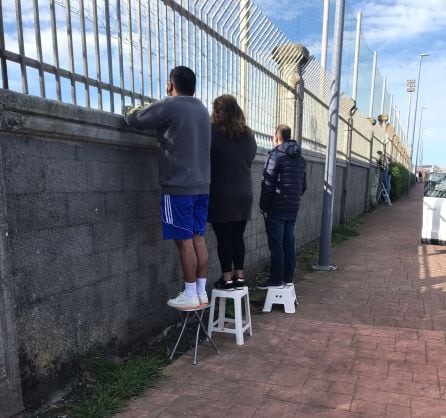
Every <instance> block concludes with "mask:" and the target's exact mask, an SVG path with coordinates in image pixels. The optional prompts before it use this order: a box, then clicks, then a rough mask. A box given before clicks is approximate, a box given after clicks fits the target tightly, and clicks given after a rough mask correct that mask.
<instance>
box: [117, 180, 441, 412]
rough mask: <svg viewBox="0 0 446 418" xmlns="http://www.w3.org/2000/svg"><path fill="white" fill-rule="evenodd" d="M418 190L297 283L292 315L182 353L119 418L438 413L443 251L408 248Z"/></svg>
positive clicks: (414, 239) (263, 318) (264, 319)
mask: <svg viewBox="0 0 446 418" xmlns="http://www.w3.org/2000/svg"><path fill="white" fill-rule="evenodd" d="M421 202H422V186H417V188H416V190H415V191H413V192H412V193H411V196H410V198H409V199H402V200H401V201H399V202H397V203H396V204H395V205H394V206H393V207H391V208H381V209H379V210H378V211H376V212H375V213H374V214H372V215H371V216H370V217H369V218H368V220H367V222H366V223H365V224H364V225H362V226H361V227H360V229H359V232H360V236H358V237H356V238H353V239H351V240H349V241H347V242H345V243H343V244H342V245H340V246H338V247H336V248H335V250H334V251H333V261H334V262H335V263H337V264H338V265H339V270H338V271H336V272H330V273H312V274H309V275H307V276H306V280H304V281H302V282H299V283H298V285H297V292H298V294H299V295H300V305H299V308H298V310H297V313H296V314H294V315H286V314H284V313H282V312H280V311H279V310H276V311H273V312H272V313H270V314H263V315H255V316H254V317H253V325H254V335H253V336H252V337H247V338H246V340H245V341H246V342H245V345H244V346H241V347H238V346H236V345H235V342H234V338H232V337H230V336H226V335H224V336H222V335H217V336H216V342H217V344H218V346H219V348H220V350H221V354H220V355H215V354H214V353H213V352H212V351H211V350H210V349H207V348H205V347H200V351H199V355H200V358H199V364H198V365H197V366H192V364H191V359H190V357H187V356H185V357H183V358H180V359H178V360H177V361H175V362H174V363H173V364H172V365H170V366H169V367H167V369H166V375H167V376H168V379H166V381H165V382H164V383H162V384H161V386H160V387H159V388H158V389H156V390H150V391H148V392H146V394H145V395H143V396H142V397H140V398H138V399H136V400H134V401H132V402H131V404H130V406H129V408H128V410H127V411H126V412H124V413H122V414H120V415H119V417H121V418H124V417H138V418H139V417H178V416H190V417H192V416H207V417H239V418H244V417H277V416H280V417H364V416H388V417H397V418H403V417H423V418H425V417H441V416H445V417H446V339H445V332H444V330H445V329H446V299H445V298H446V296H445V295H446V293H445V291H446V247H434V246H421V245H419V244H418V243H419V231H420V223H421Z"/></svg>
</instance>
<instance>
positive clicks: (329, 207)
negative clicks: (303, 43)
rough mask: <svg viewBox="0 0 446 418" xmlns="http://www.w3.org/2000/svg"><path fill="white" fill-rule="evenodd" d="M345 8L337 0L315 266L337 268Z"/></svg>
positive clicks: (323, 268)
mask: <svg viewBox="0 0 446 418" xmlns="http://www.w3.org/2000/svg"><path fill="white" fill-rule="evenodd" d="M344 9H345V0H336V12H335V28H334V39H333V59H332V74H333V76H334V80H333V82H332V84H331V98H330V106H329V109H328V115H329V135H328V146H327V154H326V158H325V175H324V194H323V204H322V221H321V243H320V252H319V263H318V264H317V265H314V266H313V268H314V269H315V270H323V271H329V270H335V269H336V268H337V267H336V266H335V265H333V264H330V247H331V229H332V226H333V202H334V192H335V181H336V148H337V147H336V144H337V139H338V115H339V96H340V80H341V64H342V43H343V35H344Z"/></svg>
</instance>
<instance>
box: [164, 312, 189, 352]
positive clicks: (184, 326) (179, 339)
mask: <svg viewBox="0 0 446 418" xmlns="http://www.w3.org/2000/svg"><path fill="white" fill-rule="evenodd" d="M189 313H190V312H187V313H186V317H185V318H184V320H183V327H182V328H181V332H180V335H179V336H178V339H177V342H176V343H175V347H174V348H173V351H172V354H171V355H170V356H169V359H170V360H172V359H173V356H174V354H175V351H177V348H178V344H179V343H180V341H181V337H182V336H183V333H184V330H185V329H186V324H187V321H188V319H189Z"/></svg>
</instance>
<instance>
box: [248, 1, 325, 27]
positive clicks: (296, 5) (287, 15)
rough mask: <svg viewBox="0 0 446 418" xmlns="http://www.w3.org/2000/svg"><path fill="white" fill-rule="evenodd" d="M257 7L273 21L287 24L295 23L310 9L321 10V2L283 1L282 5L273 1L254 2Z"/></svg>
mask: <svg viewBox="0 0 446 418" xmlns="http://www.w3.org/2000/svg"><path fill="white" fill-rule="evenodd" d="M254 2H255V3H256V4H257V6H258V7H259V8H260V9H261V10H262V11H263V12H264V13H265V14H266V15H268V16H269V17H270V18H272V20H275V21H277V19H280V21H282V22H283V21H285V22H291V21H294V20H295V19H296V18H298V17H300V16H303V15H304V14H305V13H307V12H308V10H309V9H313V8H320V7H321V0H306V1H304V2H296V0H282V1H281V2H280V3H279V2H276V1H271V0H254Z"/></svg>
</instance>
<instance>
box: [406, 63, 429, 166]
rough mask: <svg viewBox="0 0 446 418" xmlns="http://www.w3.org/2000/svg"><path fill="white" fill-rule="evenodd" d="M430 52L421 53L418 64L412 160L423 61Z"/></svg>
mask: <svg viewBox="0 0 446 418" xmlns="http://www.w3.org/2000/svg"><path fill="white" fill-rule="evenodd" d="M428 56H429V54H420V63H419V65H418V86H417V88H416V91H417V94H416V96H415V111H414V114H413V130H412V145H411V146H410V160H411V161H412V157H413V145H414V142H415V128H416V123H417V107H418V94H419V93H420V87H421V63H422V61H423V58H424V57H428Z"/></svg>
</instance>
